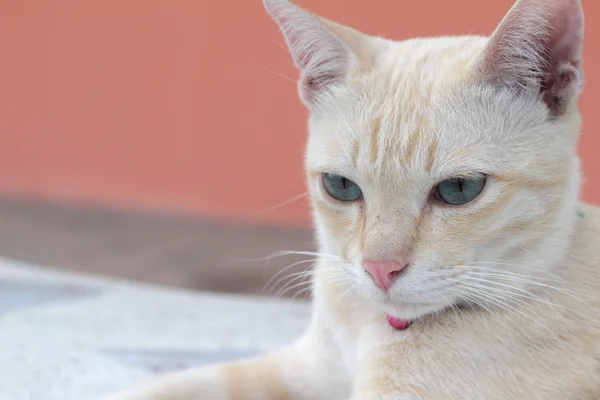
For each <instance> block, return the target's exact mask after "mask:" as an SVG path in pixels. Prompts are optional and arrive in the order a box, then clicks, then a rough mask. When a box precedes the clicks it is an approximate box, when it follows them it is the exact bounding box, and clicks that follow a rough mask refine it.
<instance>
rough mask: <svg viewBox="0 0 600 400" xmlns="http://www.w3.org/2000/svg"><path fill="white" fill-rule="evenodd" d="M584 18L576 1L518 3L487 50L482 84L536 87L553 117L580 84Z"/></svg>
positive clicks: (495, 34) (553, 0)
mask: <svg viewBox="0 0 600 400" xmlns="http://www.w3.org/2000/svg"><path fill="white" fill-rule="evenodd" d="M582 43H583V13H582V10H581V3H580V0H520V1H519V2H517V3H516V4H515V6H514V7H513V9H512V10H511V11H510V12H509V14H508V15H507V16H506V18H505V19H504V20H503V21H502V23H501V24H500V26H499V27H498V29H497V30H496V32H495V33H494V35H493V36H492V37H491V39H490V43H489V45H488V47H487V49H486V52H485V54H484V58H483V64H482V71H483V73H484V76H485V77H486V79H488V80H491V81H494V82H496V83H501V84H503V85H509V86H516V87H519V88H530V89H533V88H535V87H537V88H539V90H540V91H541V92H542V93H543V95H544V96H543V98H544V101H545V102H547V103H548V106H549V107H550V109H551V110H552V113H553V114H555V115H557V114H560V113H561V112H562V111H564V107H565V106H566V105H567V104H568V103H569V102H570V100H572V98H573V96H576V95H577V92H578V90H579V89H580V86H581V83H582V79H583V77H582V71H581V47H582Z"/></svg>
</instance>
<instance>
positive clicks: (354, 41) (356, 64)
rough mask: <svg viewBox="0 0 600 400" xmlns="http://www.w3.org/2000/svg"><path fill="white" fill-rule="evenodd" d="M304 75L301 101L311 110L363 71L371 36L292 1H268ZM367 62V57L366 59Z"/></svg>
mask: <svg viewBox="0 0 600 400" xmlns="http://www.w3.org/2000/svg"><path fill="white" fill-rule="evenodd" d="M264 4H265V8H266V9H267V11H268V12H269V14H270V15H271V17H272V18H273V19H274V20H275V22H277V24H278V25H279V28H280V29H281V32H282V33H283V36H284V37H285V41H286V43H287V46H288V48H289V49H290V53H291V55H292V58H293V59H294V64H295V65H296V67H297V68H298V70H299V71H300V80H299V82H298V85H299V92H300V98H301V99H302V101H303V102H304V104H305V105H306V106H307V107H308V108H309V109H310V108H313V107H314V106H315V105H316V104H318V103H319V101H320V99H322V96H323V95H326V94H327V93H328V91H329V89H330V87H331V86H333V85H339V84H344V83H345V81H346V80H347V79H348V76H349V74H350V73H351V72H352V71H358V70H360V68H361V66H362V63H363V60H361V59H359V57H360V54H358V53H365V51H366V49H367V48H368V36H367V35H364V34H362V33H360V32H358V31H355V30H354V29H351V28H348V27H345V26H342V25H338V24H336V23H334V22H331V21H328V20H326V19H324V18H321V17H318V16H316V15H313V14H311V13H309V12H307V11H305V10H303V9H301V8H300V7H298V6H297V5H295V4H293V3H292V2H291V1H288V0H264ZM363 58H364V57H363Z"/></svg>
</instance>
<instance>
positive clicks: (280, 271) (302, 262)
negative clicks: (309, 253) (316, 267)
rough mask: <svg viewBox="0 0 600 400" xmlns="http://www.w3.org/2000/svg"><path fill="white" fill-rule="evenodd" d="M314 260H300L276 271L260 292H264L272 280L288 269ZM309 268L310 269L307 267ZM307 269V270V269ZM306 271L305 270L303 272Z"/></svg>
mask: <svg viewBox="0 0 600 400" xmlns="http://www.w3.org/2000/svg"><path fill="white" fill-rule="evenodd" d="M314 261H315V259H309V260H300V261H296V262H295V263H292V264H290V265H288V266H287V267H285V268H282V269H280V270H279V271H277V273H275V274H274V275H273V276H272V277H271V279H269V280H268V281H267V283H265V285H264V286H263V288H262V291H263V292H264V291H265V290H266V289H267V288H268V287H269V285H270V284H271V283H272V282H273V280H275V279H276V278H277V277H278V276H279V275H281V274H282V273H284V272H285V271H287V270H289V269H290V268H294V267H295V266H296V265H300V264H305V263H309V262H314ZM309 268H310V267H309ZM307 269H308V268H307ZM305 271H306V270H305Z"/></svg>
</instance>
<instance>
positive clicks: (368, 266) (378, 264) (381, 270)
mask: <svg viewBox="0 0 600 400" xmlns="http://www.w3.org/2000/svg"><path fill="white" fill-rule="evenodd" d="M407 265H408V264H406V263H404V264H401V263H399V262H397V261H370V260H364V261H363V266H364V267H365V270H366V271H367V272H368V273H369V275H371V276H372V277H373V281H375V284H376V285H377V287H378V288H380V289H383V290H389V289H390V288H391V287H392V285H393V284H394V280H395V279H396V278H397V277H398V275H399V274H400V271H402V270H403V269H404V268H406V266H407Z"/></svg>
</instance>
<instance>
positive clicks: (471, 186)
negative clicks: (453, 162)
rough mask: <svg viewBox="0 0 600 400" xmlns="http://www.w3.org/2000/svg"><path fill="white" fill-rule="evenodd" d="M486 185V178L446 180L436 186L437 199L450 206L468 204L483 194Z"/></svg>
mask: <svg viewBox="0 0 600 400" xmlns="http://www.w3.org/2000/svg"><path fill="white" fill-rule="evenodd" d="M485 183H486V177H485V176H479V177H473V178H451V179H446V180H444V181H442V182H440V183H439V184H438V185H437V186H436V188H435V192H436V197H437V198H438V199H439V200H441V201H443V202H444V203H446V204H450V205H462V204H467V203H469V202H471V201H473V200H475V199H476V198H477V197H478V196H479V195H480V194H481V192H482V191H483V188H484V186H485Z"/></svg>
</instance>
